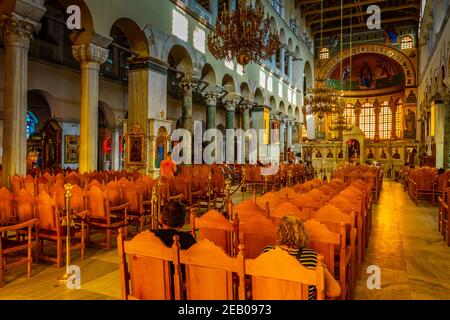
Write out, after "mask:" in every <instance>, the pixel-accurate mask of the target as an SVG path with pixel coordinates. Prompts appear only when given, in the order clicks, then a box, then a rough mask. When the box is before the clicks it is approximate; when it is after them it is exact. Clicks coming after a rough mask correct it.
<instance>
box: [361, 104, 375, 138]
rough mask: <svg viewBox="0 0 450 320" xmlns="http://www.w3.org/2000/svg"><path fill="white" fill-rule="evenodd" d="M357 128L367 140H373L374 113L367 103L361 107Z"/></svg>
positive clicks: (370, 105)
mask: <svg viewBox="0 0 450 320" xmlns="http://www.w3.org/2000/svg"><path fill="white" fill-rule="evenodd" d="M359 127H360V129H361V130H362V131H363V132H364V134H365V135H366V137H367V138H369V139H373V138H374V137H375V111H374V110H373V105H372V104H371V103H369V102H367V103H364V104H363V105H362V109H361V115H360V116H359Z"/></svg>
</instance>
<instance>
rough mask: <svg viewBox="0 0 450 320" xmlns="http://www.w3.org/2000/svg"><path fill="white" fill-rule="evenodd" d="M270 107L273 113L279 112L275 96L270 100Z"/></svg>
mask: <svg viewBox="0 0 450 320" xmlns="http://www.w3.org/2000/svg"><path fill="white" fill-rule="evenodd" d="M269 107H270V108H271V109H272V110H273V111H275V110H277V101H276V100H275V97H274V96H271V97H270V98H269Z"/></svg>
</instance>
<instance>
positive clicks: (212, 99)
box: [202, 91, 221, 107]
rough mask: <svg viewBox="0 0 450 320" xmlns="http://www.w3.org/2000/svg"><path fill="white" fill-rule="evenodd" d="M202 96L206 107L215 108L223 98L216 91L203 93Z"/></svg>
mask: <svg viewBox="0 0 450 320" xmlns="http://www.w3.org/2000/svg"><path fill="white" fill-rule="evenodd" d="M202 96H203V99H204V100H205V103H206V105H207V106H211V107H215V106H216V105H217V100H218V99H219V98H220V97H221V95H220V94H219V93H217V92H215V91H211V92H206V93H203V94H202Z"/></svg>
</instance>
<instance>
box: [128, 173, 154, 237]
mask: <svg viewBox="0 0 450 320" xmlns="http://www.w3.org/2000/svg"><path fill="white" fill-rule="evenodd" d="M122 179H125V178H122ZM122 179H121V180H122ZM127 181H128V180H127ZM121 194H122V197H123V201H124V202H125V203H128V209H127V217H128V221H130V222H132V223H133V222H138V223H139V231H141V232H142V231H144V228H145V217H146V212H145V210H144V201H143V198H142V194H141V193H140V192H139V189H138V187H137V186H135V185H134V184H133V183H130V182H128V184H122V191H121ZM147 216H150V212H147Z"/></svg>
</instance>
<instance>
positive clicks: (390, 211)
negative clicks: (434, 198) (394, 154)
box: [355, 182, 450, 300]
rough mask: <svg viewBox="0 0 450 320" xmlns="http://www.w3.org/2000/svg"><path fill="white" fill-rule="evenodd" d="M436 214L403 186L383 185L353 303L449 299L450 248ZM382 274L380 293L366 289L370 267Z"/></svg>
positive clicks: (435, 211) (389, 183)
mask: <svg viewBox="0 0 450 320" xmlns="http://www.w3.org/2000/svg"><path fill="white" fill-rule="evenodd" d="M437 223H438V208H437V207H431V206H430V205H426V204H423V205H419V206H415V204H414V203H413V202H412V201H411V200H410V199H409V197H408V195H407V194H406V193H405V192H403V189H402V185H400V184H397V183H394V182H384V183H383V190H382V192H381V195H380V199H379V200H378V203H377V204H376V205H375V206H374V209H373V229H372V233H371V236H370V243H369V247H368V249H367V251H366V256H365V258H364V261H363V266H362V272H361V279H360V280H359V281H358V282H357V285H356V294H355V299H358V300H378V299H388V300H391V299H402V300H403V299H405V300H409V299H413V300H417V299H436V300H438V299H445V300H448V299H450V247H448V246H447V245H446V244H444V241H443V239H442V237H441V235H440V233H439V232H438V224H437ZM370 265H377V266H379V267H380V271H381V289H372V290H369V289H368V288H367V279H368V277H369V276H370V274H368V273H367V267H368V266H370Z"/></svg>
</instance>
